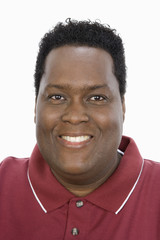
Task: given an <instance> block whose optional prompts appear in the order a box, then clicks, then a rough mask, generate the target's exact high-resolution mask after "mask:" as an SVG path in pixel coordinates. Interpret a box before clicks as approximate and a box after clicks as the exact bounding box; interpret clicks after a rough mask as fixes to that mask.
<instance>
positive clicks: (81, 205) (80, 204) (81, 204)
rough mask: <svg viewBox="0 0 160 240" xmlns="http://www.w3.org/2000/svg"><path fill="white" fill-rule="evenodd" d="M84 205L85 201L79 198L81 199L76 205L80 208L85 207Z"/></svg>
mask: <svg viewBox="0 0 160 240" xmlns="http://www.w3.org/2000/svg"><path fill="white" fill-rule="evenodd" d="M83 205H84V203H83V201H81V200H79V201H77V202H76V206H77V207H78V208H81V207H83Z"/></svg>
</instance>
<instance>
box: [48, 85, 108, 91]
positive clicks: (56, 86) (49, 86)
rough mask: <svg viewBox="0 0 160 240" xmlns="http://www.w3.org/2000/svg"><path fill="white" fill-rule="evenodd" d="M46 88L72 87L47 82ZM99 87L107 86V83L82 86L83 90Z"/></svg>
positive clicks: (63, 88)
mask: <svg viewBox="0 0 160 240" xmlns="http://www.w3.org/2000/svg"><path fill="white" fill-rule="evenodd" d="M46 88H58V89H61V90H65V89H73V87H72V86H71V85H69V84H64V85H58V84H48V85H47V86H46ZM99 88H108V85H107V84H102V85H93V86H90V85H86V86H84V87H83V89H84V90H96V89H99Z"/></svg>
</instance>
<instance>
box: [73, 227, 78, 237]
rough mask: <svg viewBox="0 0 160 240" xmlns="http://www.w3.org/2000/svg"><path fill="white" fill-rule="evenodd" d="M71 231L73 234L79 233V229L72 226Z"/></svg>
mask: <svg viewBox="0 0 160 240" xmlns="http://www.w3.org/2000/svg"><path fill="white" fill-rule="evenodd" d="M71 233H72V235H73V236H77V235H78V234H79V230H78V229H77V228H72V231H71Z"/></svg>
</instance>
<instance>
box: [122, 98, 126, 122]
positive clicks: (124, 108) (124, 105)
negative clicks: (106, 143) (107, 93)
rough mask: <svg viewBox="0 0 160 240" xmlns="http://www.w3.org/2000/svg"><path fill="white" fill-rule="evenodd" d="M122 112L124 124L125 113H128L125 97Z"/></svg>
mask: <svg viewBox="0 0 160 240" xmlns="http://www.w3.org/2000/svg"><path fill="white" fill-rule="evenodd" d="M122 110H123V122H124V120H125V113H126V104H125V97H124V96H123V98H122Z"/></svg>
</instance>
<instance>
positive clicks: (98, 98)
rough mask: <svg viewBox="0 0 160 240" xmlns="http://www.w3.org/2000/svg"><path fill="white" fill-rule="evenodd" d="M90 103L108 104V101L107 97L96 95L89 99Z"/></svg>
mask: <svg viewBox="0 0 160 240" xmlns="http://www.w3.org/2000/svg"><path fill="white" fill-rule="evenodd" d="M89 101H90V102H93V103H94V102H95V103H102V102H106V101H107V97H105V96H101V95H94V96H92V97H90V98H89Z"/></svg>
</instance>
